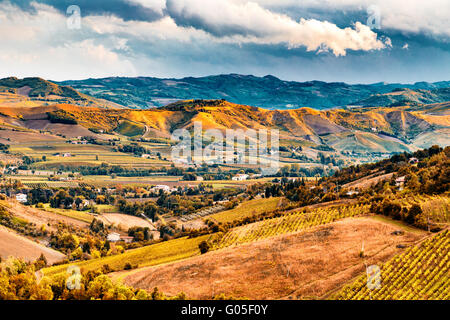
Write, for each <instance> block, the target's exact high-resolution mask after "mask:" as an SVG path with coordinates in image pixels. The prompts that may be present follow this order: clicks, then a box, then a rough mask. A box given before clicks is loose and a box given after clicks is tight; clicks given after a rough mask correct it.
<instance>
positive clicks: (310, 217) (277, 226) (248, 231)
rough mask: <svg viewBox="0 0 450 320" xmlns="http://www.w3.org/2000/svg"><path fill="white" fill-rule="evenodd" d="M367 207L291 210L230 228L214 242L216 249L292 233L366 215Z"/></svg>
mask: <svg viewBox="0 0 450 320" xmlns="http://www.w3.org/2000/svg"><path fill="white" fill-rule="evenodd" d="M368 213H369V207H368V206H363V205H353V206H345V207H339V208H318V209H315V210H312V211H311V212H291V213H290V214H287V215H284V216H282V217H279V218H272V219H267V220H263V221H260V222H256V223H252V224H249V225H245V226H242V227H237V228H234V229H231V230H230V231H228V232H227V233H225V234H224V235H223V237H222V238H220V240H219V241H218V242H217V243H216V244H215V248H216V249H220V248H226V247H229V246H232V245H238V244H242V243H247V242H253V241H259V240H262V239H266V238H270V237H274V236H277V235H281V234H287V233H292V232H296V231H300V230H304V229H308V228H311V227H314V226H318V225H322V224H327V223H331V222H334V221H336V220H339V219H343V218H348V217H356V216H359V215H366V214H368Z"/></svg>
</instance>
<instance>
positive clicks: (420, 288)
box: [332, 230, 450, 300]
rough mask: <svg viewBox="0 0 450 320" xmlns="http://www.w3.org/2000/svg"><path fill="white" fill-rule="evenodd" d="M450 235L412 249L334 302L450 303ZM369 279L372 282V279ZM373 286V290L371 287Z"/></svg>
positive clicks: (425, 242)
mask: <svg viewBox="0 0 450 320" xmlns="http://www.w3.org/2000/svg"><path fill="white" fill-rule="evenodd" d="M449 274H450V231H449V230H445V231H443V232H441V233H439V234H437V235H435V236H434V237H431V238H429V239H427V240H426V241H424V242H422V243H421V244H419V245H417V246H414V247H412V248H409V249H408V250H406V251H405V252H404V253H403V254H401V255H398V256H396V257H394V258H392V259H391V260H389V261H388V262H387V263H385V264H382V265H381V266H380V273H379V280H380V283H379V284H380V285H379V286H377V285H376V274H374V275H367V274H364V275H362V276H360V277H359V278H358V279H357V280H356V281H355V282H354V283H353V284H350V285H347V286H345V287H344V288H343V289H342V290H341V291H340V292H338V293H337V294H335V295H334V296H333V297H332V298H333V299H340V300H450V277H449ZM368 278H369V279H368ZM368 280H369V281H372V282H369V283H372V284H374V285H373V286H371V285H369V286H368V285H367V283H368Z"/></svg>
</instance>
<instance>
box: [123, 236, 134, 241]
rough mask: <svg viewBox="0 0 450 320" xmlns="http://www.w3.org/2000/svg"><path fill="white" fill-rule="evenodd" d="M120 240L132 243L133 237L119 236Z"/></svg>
mask: <svg viewBox="0 0 450 320" xmlns="http://www.w3.org/2000/svg"><path fill="white" fill-rule="evenodd" d="M120 240H122V241H125V243H132V242H133V240H134V238H133V237H129V236H121V237H120Z"/></svg>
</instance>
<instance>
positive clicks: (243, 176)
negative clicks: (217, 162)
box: [231, 174, 248, 181]
mask: <svg viewBox="0 0 450 320" xmlns="http://www.w3.org/2000/svg"><path fill="white" fill-rule="evenodd" d="M231 179H232V180H234V181H244V180H247V179H248V174H237V175H235V176H234V177H233V178H231Z"/></svg>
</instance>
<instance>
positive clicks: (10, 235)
mask: <svg viewBox="0 0 450 320" xmlns="http://www.w3.org/2000/svg"><path fill="white" fill-rule="evenodd" d="M41 254H44V256H45V258H46V259H47V262H48V263H49V264H52V263H55V262H57V261H61V260H63V259H64V258H65V255H64V254H62V253H61V252H58V251H55V250H53V249H50V248H47V247H45V246H43V245H40V244H38V243H36V242H33V241H31V240H30V239H27V238H25V237H22V236H20V235H18V234H16V233H15V232H13V231H11V230H9V229H6V228H5V227H2V226H0V257H1V258H2V259H7V258H8V257H9V256H14V257H16V258H22V259H24V260H25V261H35V260H36V259H37V258H39V256H40V255H41Z"/></svg>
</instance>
